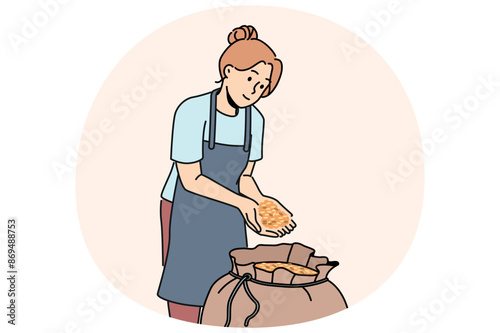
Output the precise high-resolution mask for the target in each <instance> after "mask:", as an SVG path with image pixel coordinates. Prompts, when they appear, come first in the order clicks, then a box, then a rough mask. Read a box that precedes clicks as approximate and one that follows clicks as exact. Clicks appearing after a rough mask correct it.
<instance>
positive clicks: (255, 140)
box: [248, 106, 264, 161]
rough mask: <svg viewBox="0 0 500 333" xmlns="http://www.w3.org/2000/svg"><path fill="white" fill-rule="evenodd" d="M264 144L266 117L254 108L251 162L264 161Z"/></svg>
mask: <svg viewBox="0 0 500 333" xmlns="http://www.w3.org/2000/svg"><path fill="white" fill-rule="evenodd" d="M263 143H264V117H263V116H262V114H261V113H260V112H259V110H257V108H255V107H254V106H252V142H251V145H250V156H249V158H248V160H249V161H258V160H261V159H262V148H263Z"/></svg>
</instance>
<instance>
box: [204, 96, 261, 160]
mask: <svg viewBox="0 0 500 333" xmlns="http://www.w3.org/2000/svg"><path fill="white" fill-rule="evenodd" d="M219 91H220V89H215V90H214V91H212V93H211V94H210V127H209V139H208V148H210V149H214V148H215V125H216V121H217V94H218V93H219ZM251 129H252V108H251V107H250V106H247V107H245V143H244V145H243V150H244V151H245V152H248V151H249V150H250V142H251V141H252V134H251Z"/></svg>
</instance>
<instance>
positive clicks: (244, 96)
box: [224, 62, 272, 108]
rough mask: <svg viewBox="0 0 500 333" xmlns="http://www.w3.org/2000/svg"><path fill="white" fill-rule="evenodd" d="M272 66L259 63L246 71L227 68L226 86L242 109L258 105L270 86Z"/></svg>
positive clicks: (231, 67) (229, 66)
mask: <svg viewBox="0 0 500 333" xmlns="http://www.w3.org/2000/svg"><path fill="white" fill-rule="evenodd" d="M271 70H272V66H271V65H269V64H264V63H263V62H259V63H258V64H256V65H255V66H253V67H252V68H249V69H247V70H244V71H240V70H237V69H236V68H234V67H233V66H231V65H228V66H226V68H225V74H226V78H225V79H224V84H225V85H226V87H227V89H228V92H229V95H230V96H231V98H232V99H233V101H234V102H235V103H236V105H238V106H239V107H240V108H244V107H246V106H249V105H252V104H254V103H256V102H257V101H258V100H259V99H260V98H261V96H262V94H263V93H264V91H265V90H266V89H267V87H268V86H269V79H270V78H271Z"/></svg>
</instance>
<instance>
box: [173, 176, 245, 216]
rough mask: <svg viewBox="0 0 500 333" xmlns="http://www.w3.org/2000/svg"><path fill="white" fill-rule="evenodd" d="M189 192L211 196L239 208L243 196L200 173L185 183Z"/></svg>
mask: <svg viewBox="0 0 500 333" xmlns="http://www.w3.org/2000/svg"><path fill="white" fill-rule="evenodd" d="M183 186H184V188H185V189H186V190H188V191H189V192H192V193H195V194H198V195H201V196H203V197H206V198H210V199H213V200H216V201H220V202H223V203H227V204H229V205H231V206H234V207H236V208H238V207H239V206H240V205H241V201H242V199H244V198H243V197H242V196H240V195H238V194H237V193H234V192H233V191H230V190H228V189H227V188H225V187H224V186H221V185H219V184H218V183H216V182H214V181H213V180H211V179H210V178H208V177H205V176H204V175H199V176H198V177H196V179H195V180H193V181H190V182H189V183H188V184H183Z"/></svg>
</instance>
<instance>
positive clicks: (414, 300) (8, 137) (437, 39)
mask: <svg viewBox="0 0 500 333" xmlns="http://www.w3.org/2000/svg"><path fill="white" fill-rule="evenodd" d="M46 1H48V0H45V1H42V2H46ZM61 2H62V1H61ZM254 4H255V5H257V4H258V5H272V6H278V7H286V8H294V9H298V10H302V11H305V12H308V13H312V14H316V15H319V16H322V17H324V18H327V19H330V20H332V21H334V22H336V23H339V24H341V25H343V26H344V27H346V28H347V29H350V30H353V31H355V29H356V28H359V29H363V28H364V27H365V26H366V24H368V23H369V22H370V21H374V18H373V17H372V16H371V14H370V13H371V11H380V10H382V9H384V8H387V6H388V4H389V1H388V0H376V1H373V0H372V1H367V0H363V1H347V0H339V1H312V0H309V1H291V0H287V1H276V0H274V1H271V0H267V1H245V0H220V1H213V0H205V1H183V2H180V1H179V2H177V3H175V5H174V2H169V1H153V0H142V1H138V0H136V1H123V0H121V1H118V0H115V1H97V0H86V1H78V0H73V1H68V3H67V4H64V5H60V8H59V11H58V12H57V13H56V14H55V15H54V17H51V18H50V19H49V21H48V23H47V25H46V26H45V27H43V28H40V30H39V31H38V33H37V34H36V35H35V36H33V37H31V38H29V39H28V40H27V43H26V44H22V45H20V46H19V48H18V50H17V52H16V49H15V48H14V47H13V46H12V44H11V42H9V39H8V33H16V34H21V28H22V26H23V24H24V23H23V17H26V18H28V19H29V20H32V17H33V15H34V14H36V13H37V12H39V11H40V10H41V9H40V4H39V3H38V1H34V0H29V1H28V0H23V1H15V2H14V1H9V2H7V1H3V2H2V4H1V5H0V22H1V29H2V31H1V36H2V37H1V42H0V45H1V49H2V51H1V60H2V61H1V62H0V68H1V72H0V73H1V74H0V82H1V98H0V110H1V120H0V126H1V127H0V135H1V140H0V142H1V143H0V144H1V158H2V159H1V166H0V167H1V183H0V188H1V197H0V207H1V208H0V209H1V212H0V219H1V220H2V221H5V222H2V227H1V231H0V236H1V238H0V242H1V244H0V245H1V249H2V250H1V251H2V255H1V257H0V258H2V259H1V260H2V267H5V266H4V265H5V262H6V259H5V258H6V255H5V248H6V245H5V243H6V236H5V229H6V228H5V225H6V221H7V218H8V217H11V216H15V217H17V218H18V220H19V228H20V229H19V230H18V232H19V234H20V236H19V248H18V249H19V252H20V254H19V272H20V273H19V285H18V287H19V297H18V306H19V307H18V326H16V327H11V325H7V324H6V321H7V320H6V316H5V313H6V309H5V307H4V304H7V296H6V290H7V284H6V280H5V279H2V282H1V283H0V287H1V292H0V295H1V301H0V304H2V308H3V309H4V310H2V312H1V316H0V318H2V319H1V321H2V323H1V324H0V325H1V327H2V331H5V330H4V327H7V328H8V331H9V332H10V331H12V332H14V331H19V332H54V333H55V332H57V333H59V332H64V331H65V327H66V325H68V324H69V325H70V326H71V322H76V323H77V324H78V325H79V326H78V328H79V329H80V332H121V331H139V330H147V331H148V332H165V331H167V330H171V329H174V330H176V329H184V330H186V329H189V330H194V329H193V327H194V325H192V324H187V323H184V322H180V321H176V320H172V319H169V318H167V317H166V316H163V315H160V314H158V313H155V312H152V311H150V310H148V309H146V308H144V307H142V306H141V305H139V304H136V303H135V302H133V301H131V300H129V299H128V298H127V297H125V296H123V295H121V294H120V295H116V294H113V295H114V296H113V299H112V300H111V301H110V302H109V304H106V305H105V306H104V307H103V310H102V311H101V312H97V311H96V312H95V317H94V318H93V319H92V320H90V322H88V323H87V322H85V321H84V320H82V317H81V316H79V315H78V314H77V312H76V309H77V308H78V307H79V306H82V304H83V305H84V304H85V303H86V302H87V300H88V298H89V297H95V296H96V295H98V294H99V293H102V292H103V290H105V289H106V288H107V286H108V281H107V280H106V278H105V277H104V276H103V275H102V274H101V273H100V271H99V270H98V269H97V267H96V266H95V264H94V262H93V260H92V258H91V257H90V255H89V254H88V252H87V248H86V246H85V243H84V240H83V238H82V235H81V233H80V227H79V223H78V219H77V214H76V203H75V195H74V193H75V189H74V173H72V174H70V175H66V177H65V178H64V180H63V181H59V180H58V179H57V177H56V176H55V173H54V171H53V170H52V167H51V163H52V162H54V161H63V160H64V158H65V156H66V154H67V151H66V146H70V147H76V146H77V145H78V141H79V139H80V133H81V130H82V128H83V125H84V122H85V119H86V116H87V112H88V110H89V109H90V106H91V103H92V101H93V99H94V97H95V95H96V94H97V92H98V90H99V89H100V87H101V85H102V83H103V81H104V79H105V78H106V77H107V75H108V74H109V73H110V71H111V70H112V69H113V67H114V66H115V65H116V64H117V63H118V61H119V60H120V59H121V58H122V57H123V56H124V54H125V53H126V52H128V51H129V50H130V49H131V48H132V47H133V46H134V45H135V44H136V43H138V42H139V41H141V40H142V39H143V38H144V37H145V36H147V35H148V34H150V33H151V32H152V31H154V30H155V29H157V28H159V27H161V26H163V25H165V24H167V23H168V22H171V21H172V20H175V19H177V18H180V17H183V16H185V15H188V14H190V13H194V12H198V11H201V10H205V9H213V8H215V7H223V8H224V9H225V10H231V7H225V6H233V5H254ZM401 6H402V11H401V12H400V13H398V14H396V15H393V17H392V20H391V22H390V23H389V24H388V25H387V26H385V27H382V28H381V31H380V32H379V33H378V34H377V35H376V36H374V37H372V38H370V45H371V46H372V47H374V48H375V49H376V50H377V52H379V53H380V55H381V56H382V57H383V58H384V59H385V60H386V61H387V63H388V64H389V66H391V68H392V69H393V70H394V72H395V73H396V75H397V76H398V78H399V79H400V81H401V83H402V85H403V87H404V88H405V90H406V92H407V94H408V96H409V98H410V100H411V103H412V105H413V107H414V110H415V114H416V117H417V121H418V125H419V128H420V131H421V134H422V138H423V139H426V138H429V137H430V133H431V132H432V130H434V129H436V128H444V129H446V133H447V137H448V139H447V140H446V142H444V143H440V144H438V145H437V146H436V147H435V149H434V151H433V152H432V153H431V154H428V155H427V156H426V165H425V178H426V180H425V197H424V207H423V211H422V216H421V222H420V226H419V230H418V232H417V235H416V238H415V240H414V243H413V245H412V247H411V249H410V251H409V253H408V255H407V257H406V258H405V260H404V261H403V263H402V264H401V266H400V267H399V269H398V270H397V271H396V272H395V274H394V275H393V276H392V277H391V278H390V279H389V280H388V281H387V282H386V283H385V284H384V285H383V286H381V287H380V288H379V289H378V290H377V291H376V292H374V293H373V294H371V295H370V296H369V297H367V298H366V299H365V300H364V301H362V302H360V303H358V304H356V305H354V306H353V307H351V308H350V309H348V310H347V311H343V312H341V313H338V314H336V315H333V316H330V317H328V318H324V319H321V320H317V321H314V322H311V323H306V324H301V325H296V326H293V327H282V328H273V329H272V330H273V332H274V331H276V332H287V333H288V332H303V331H304V330H318V331H321V330H328V331H330V332H384V333H387V332H389V333H390V332H394V333H402V332H407V333H412V332H471V331H474V332H475V331H478V332H498V331H499V329H500V324H499V323H498V320H497V319H495V318H498V313H499V310H500V306H499V304H500V303H499V298H500V291H499V287H498V281H499V280H500V273H499V269H498V268H497V262H498V254H499V253H500V242H498V236H499V233H498V231H499V227H498V223H499V222H500V210H499V206H500V205H499V203H500V190H499V189H500V179H499V178H500V177H499V175H498V172H499V170H500V158H499V153H500V151H499V149H498V147H499V143H500V131H499V130H498V126H499V125H500V114H499V112H498V108H499V105H500V97H499V95H500V87H496V88H495V89H496V90H495V91H494V93H493V94H492V95H491V97H490V98H488V99H486V100H484V101H481V102H480V105H479V107H478V108H477V109H476V110H475V111H474V112H472V113H471V114H470V116H469V117H468V118H467V119H464V120H463V122H462V123H461V125H460V126H458V128H456V129H451V127H449V126H447V125H445V123H444V122H443V114H444V113H445V111H446V109H448V108H450V107H452V106H453V105H454V104H456V103H462V102H463V101H464V99H466V98H468V97H469V96H472V95H474V90H475V88H476V87H477V86H478V85H479V84H480V82H479V79H478V78H479V76H484V77H487V76H488V75H492V77H493V80H494V81H497V82H498V81H500V68H499V59H500V43H499V39H498V31H500V20H498V13H499V10H498V8H496V7H495V2H494V1H491V0H476V1H451V0H449V1H430V0H427V1H426V0H420V1H417V0H414V1H410V0H401ZM299 24H300V23H299ZM74 101H78V103H75V102H74ZM395 125H397V124H395ZM380 259H381V260H383V258H380ZM4 271H5V268H4ZM363 278H366V277H363ZM447 281H449V282H447ZM450 282H451V283H458V284H459V285H460V286H462V287H461V288H464V289H460V290H459V291H456V293H455V294H454V293H453V292H451V291H449V290H448V283H450ZM443 295H444V298H445V299H446V301H447V302H443V300H442V297H443ZM443 304H444V307H442V306H443ZM426 308H430V314H431V315H432V317H428V319H423V318H424V317H422V316H421V315H419V314H418V313H419V311H424V309H426ZM415 320H419V321H415ZM194 328H196V329H197V330H196V331H200V332H202V331H204V332H219V331H222V330H223V329H222V328H216V327H202V326H198V327H194ZM269 330H270V329H262V331H269ZM67 331H68V332H71V331H72V330H67ZM233 331H236V329H234V330H233ZM240 331H245V330H240ZM258 331H260V330H258Z"/></svg>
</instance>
